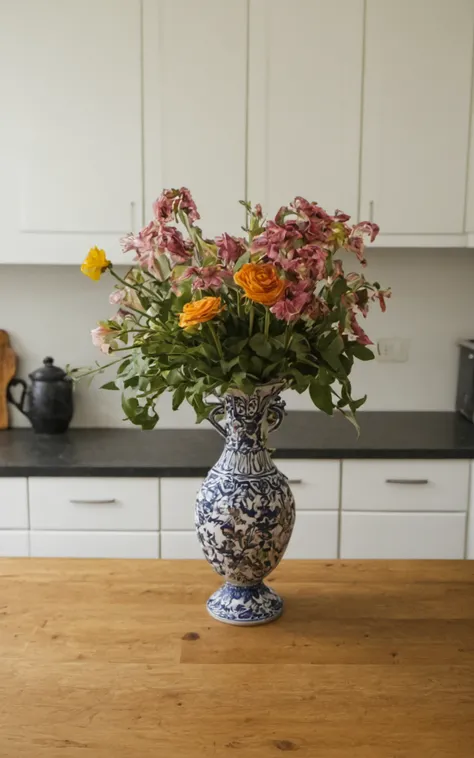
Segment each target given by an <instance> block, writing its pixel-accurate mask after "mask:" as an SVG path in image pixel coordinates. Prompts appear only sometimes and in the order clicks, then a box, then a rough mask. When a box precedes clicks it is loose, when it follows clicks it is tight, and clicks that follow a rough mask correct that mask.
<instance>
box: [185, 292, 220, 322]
mask: <svg viewBox="0 0 474 758" xmlns="http://www.w3.org/2000/svg"><path fill="white" fill-rule="evenodd" d="M223 309H224V306H223V305H222V301H221V299H220V297H203V298H202V300H192V301H191V302H190V303H186V305H184V306H183V312H182V313H180V314H179V325H180V326H182V327H183V328H184V329H186V328H187V327H188V326H196V324H202V323H204V321H210V320H211V319H213V318H214V316H217V315H218V314H219V313H221V311H222V310H223Z"/></svg>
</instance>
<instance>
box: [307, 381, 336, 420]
mask: <svg viewBox="0 0 474 758" xmlns="http://www.w3.org/2000/svg"><path fill="white" fill-rule="evenodd" d="M309 394H310V397H311V400H312V401H313V403H314V405H315V406H316V408H319V410H321V411H324V413H327V414H328V415H329V416H332V413H333V409H334V404H333V401H332V393H331V390H330V388H329V387H328V386H327V385H321V384H319V382H318V381H317V380H313V381H312V382H311V384H310V386H309Z"/></svg>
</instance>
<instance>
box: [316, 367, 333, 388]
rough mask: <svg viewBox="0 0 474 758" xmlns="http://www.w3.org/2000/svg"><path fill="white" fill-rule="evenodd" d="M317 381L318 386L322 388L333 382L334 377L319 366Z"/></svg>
mask: <svg viewBox="0 0 474 758" xmlns="http://www.w3.org/2000/svg"><path fill="white" fill-rule="evenodd" d="M317 379H318V382H319V384H321V385H322V386H323V387H324V386H326V385H328V384H331V382H333V381H334V376H333V375H332V374H331V373H330V372H329V371H328V370H327V368H326V367H325V366H320V368H319V371H318V376H317Z"/></svg>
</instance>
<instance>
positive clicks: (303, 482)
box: [275, 458, 341, 511]
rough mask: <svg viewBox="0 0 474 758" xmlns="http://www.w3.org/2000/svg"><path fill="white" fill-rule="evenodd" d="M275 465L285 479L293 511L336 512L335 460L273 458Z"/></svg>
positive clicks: (337, 490)
mask: <svg viewBox="0 0 474 758" xmlns="http://www.w3.org/2000/svg"><path fill="white" fill-rule="evenodd" d="M275 466H277V468H279V469H280V471H281V472H282V473H283V474H285V476H287V477H288V479H289V481H290V487H291V490H292V492H293V495H294V496H295V503H296V509H297V510H302V511H304V510H307V511H315V510H318V511H319V510H321V511H327V510H335V511H336V510H337V509H338V508H339V476H340V466H341V464H340V462H339V461H303V460H291V459H286V458H275Z"/></svg>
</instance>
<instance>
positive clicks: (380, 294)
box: [374, 290, 392, 313]
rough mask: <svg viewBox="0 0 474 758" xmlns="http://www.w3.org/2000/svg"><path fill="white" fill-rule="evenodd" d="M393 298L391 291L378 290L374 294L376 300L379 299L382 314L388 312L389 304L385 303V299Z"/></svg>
mask: <svg viewBox="0 0 474 758" xmlns="http://www.w3.org/2000/svg"><path fill="white" fill-rule="evenodd" d="M391 296H392V292H391V290H377V292H375V293H374V298H376V299H378V301H379V304H380V310H381V311H382V313H385V311H386V310H387V304H386V302H385V299H388V298H389V297H391Z"/></svg>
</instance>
